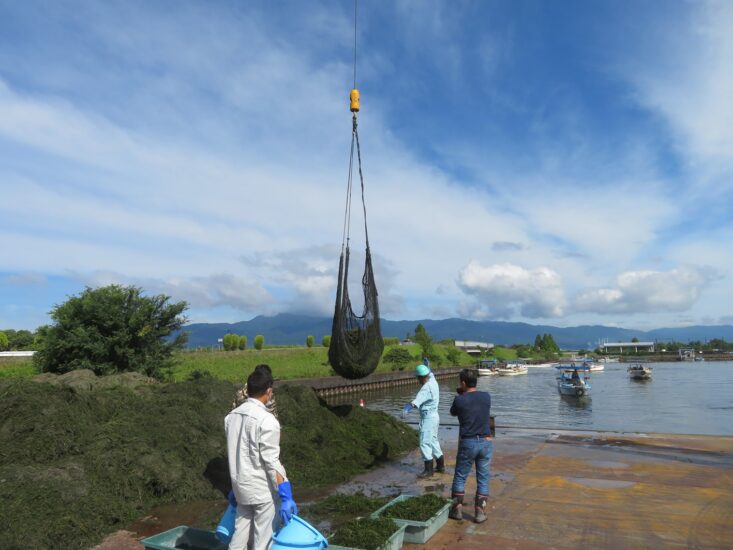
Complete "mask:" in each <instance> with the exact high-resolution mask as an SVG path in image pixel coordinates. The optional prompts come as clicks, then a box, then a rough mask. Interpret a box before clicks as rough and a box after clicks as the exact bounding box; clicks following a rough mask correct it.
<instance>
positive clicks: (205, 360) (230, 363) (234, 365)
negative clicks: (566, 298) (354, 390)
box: [173, 344, 516, 383]
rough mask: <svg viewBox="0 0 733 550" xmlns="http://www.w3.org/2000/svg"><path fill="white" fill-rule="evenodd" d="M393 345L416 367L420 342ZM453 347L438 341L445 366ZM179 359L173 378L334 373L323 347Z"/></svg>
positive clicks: (468, 361)
mask: <svg viewBox="0 0 733 550" xmlns="http://www.w3.org/2000/svg"><path fill="white" fill-rule="evenodd" d="M393 347H403V348H405V349H407V350H408V351H409V352H410V355H412V356H413V358H414V364H409V365H407V366H406V367H405V368H406V369H414V367H415V366H416V365H417V364H418V363H420V361H421V360H422V355H421V352H420V346H418V345H417V344H412V345H407V346H386V347H385V348H384V353H385V354H386V353H387V352H389V350H390V349H392V348H393ZM451 347H452V346H444V345H440V344H438V345H435V352H436V353H437V354H438V355H439V356H440V357H441V359H442V366H444V367H447V366H451V365H450V363H449V362H448V360H447V359H446V352H447V351H448V350H449V349H450V348H451ZM454 349H455V348H454ZM508 351H514V350H508ZM460 353H461V355H460V360H459V363H460V364H461V365H473V364H474V363H475V362H476V359H475V358H473V357H471V356H470V355H468V354H467V353H465V352H460ZM515 357H516V355H515ZM176 359H177V364H176V366H175V367H174V369H173V379H174V380H185V379H186V378H188V377H189V376H190V374H191V373H192V372H194V371H199V372H207V373H209V374H211V375H212V376H215V377H216V378H219V379H221V380H228V381H230V382H236V383H242V382H244V380H246V378H247V376H248V375H249V373H251V372H252V370H253V369H254V368H255V366H256V365H259V364H260V363H267V364H268V365H270V367H272V372H273V374H274V375H275V378H276V379H279V380H290V379H293V378H318V377H322V376H333V375H334V373H333V370H332V369H331V365H329V363H328V349H327V348H324V347H312V348H306V347H287V348H266V349H263V350H254V349H249V350H242V351H229V352H227V351H185V352H181V353H180V354H178V355H177V357H176ZM433 366H434V365H433ZM390 371H392V365H391V364H389V363H385V362H384V359H382V361H380V363H379V365H378V366H377V369H376V372H390Z"/></svg>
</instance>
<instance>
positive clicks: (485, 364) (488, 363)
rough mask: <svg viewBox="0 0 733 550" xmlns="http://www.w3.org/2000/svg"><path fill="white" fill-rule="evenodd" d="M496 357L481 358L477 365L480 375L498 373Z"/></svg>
mask: <svg viewBox="0 0 733 550" xmlns="http://www.w3.org/2000/svg"><path fill="white" fill-rule="evenodd" d="M496 362H497V361H496V359H481V360H480V361H479V362H478V365H476V370H477V371H478V375H479V376H494V375H496V374H498V373H497V369H496Z"/></svg>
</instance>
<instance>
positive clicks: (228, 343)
mask: <svg viewBox="0 0 733 550" xmlns="http://www.w3.org/2000/svg"><path fill="white" fill-rule="evenodd" d="M223 340H224V341H223V342H222V343H223V344H224V351H234V350H235V349H237V346H238V345H239V341H238V338H237V335H236V334H232V333H227V334H225V335H224V338H223Z"/></svg>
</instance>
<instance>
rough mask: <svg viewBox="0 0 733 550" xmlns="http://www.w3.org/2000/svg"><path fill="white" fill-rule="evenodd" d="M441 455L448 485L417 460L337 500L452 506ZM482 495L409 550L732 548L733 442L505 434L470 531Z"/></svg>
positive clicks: (450, 451) (160, 524)
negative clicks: (397, 498) (423, 499)
mask: <svg viewBox="0 0 733 550" xmlns="http://www.w3.org/2000/svg"><path fill="white" fill-rule="evenodd" d="M446 443H447V445H445V446H444V451H445V455H446V466H447V467H448V472H446V473H445V474H436V475H435V476H433V477H432V478H430V479H427V480H418V479H417V478H416V474H417V473H418V472H419V471H420V469H421V468H422V461H421V457H420V456H419V453H418V452H417V451H415V452H413V453H410V454H409V455H407V456H405V457H403V458H402V459H401V460H400V461H396V462H393V463H391V464H389V465H386V466H385V467H383V468H380V469H378V470H373V471H371V472H367V473H365V474H363V475H360V476H357V477H355V478H354V479H353V480H352V481H350V482H349V483H346V484H343V485H341V486H339V487H338V488H336V489H335V491H336V492H343V493H354V492H356V491H362V492H364V493H365V494H367V495H374V496H376V495H396V494H399V493H405V494H421V493H423V492H426V491H430V492H436V493H438V494H440V495H444V496H446V497H449V496H450V487H451V483H452V479H453V475H452V472H453V468H454V465H455V452H456V449H455V442H453V444H452V445H451V444H450V442H449V441H446ZM475 483H476V478H475V475H472V476H471V477H470V478H469V481H468V484H467V486H466V505H465V506H464V517H465V519H464V521H462V522H457V521H453V520H449V521H448V523H447V524H446V525H445V526H444V527H443V528H442V529H441V530H440V531H439V532H438V533H437V534H436V535H435V536H434V537H433V538H432V539H431V540H430V541H429V542H428V543H427V544H424V545H412V544H405V546H404V548H405V549H417V548H423V549H425V550H434V549H435V550H437V549H463V548H465V549H474V548H475V549H479V548H480V549H486V548H508V549H511V548H515V549H533V548H563V549H564V548H568V549H570V548H583V549H588V548H619V549H621V548H624V549H626V548H733V437H714V436H694V435H690V436H685V435H656V434H619V433H611V432H564V431H554V432H553V431H549V430H547V431H543V430H527V431H512V430H508V431H503V432H500V433H499V436H498V437H497V438H496V439H495V440H494V458H493V461H492V471H491V496H490V499H489V506H488V512H487V515H488V520H487V521H486V522H484V523H482V524H476V523H474V522H473V521H472V520H473V495H474V493H475V488H476V485H475ZM303 496H305V495H303ZM313 496H316V495H313ZM319 496H320V495H319ZM297 498H298V497H297V488H296V499H297ZM309 500H310V499H309ZM163 512H165V511H163ZM159 515H163V516H165V513H163V514H159ZM179 519H180V520H181V521H178V520H179ZM182 520H183V518H182V517H175V514H174V517H164V518H163V519H161V518H160V517H158V516H154V517H153V519H148V525H145V521H143V522H142V523H140V522H138V523H136V524H135V525H134V526H132V527H131V528H130V529H129V530H130V531H136V533H134V534H132V533H131V534H128V535H127V536H126V537H122V536H119V535H118V536H117V538H115V539H114V540H111V539H108V541H105V543H103V544H102V545H100V546H99V547H97V548H98V549H99V550H128V549H129V550H133V549H135V550H140V549H141V548H142V546H140V545H139V543H137V542H135V538H140V537H141V536H142V534H141V533H142V531H145V534H149V530H148V529H147V528H148V527H153V526H155V527H156V528H158V531H156V532H159V531H162V530H164V529H167V528H170V527H174V526H175V525H181V524H184V523H185V521H182ZM176 521H177V523H176ZM167 523H171V524H170V525H164V524H167ZM124 544H127V545H126V546H125V545H124Z"/></svg>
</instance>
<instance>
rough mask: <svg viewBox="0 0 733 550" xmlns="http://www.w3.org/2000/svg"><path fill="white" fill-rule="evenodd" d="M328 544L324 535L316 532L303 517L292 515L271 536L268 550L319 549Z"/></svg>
mask: <svg viewBox="0 0 733 550" xmlns="http://www.w3.org/2000/svg"><path fill="white" fill-rule="evenodd" d="M327 546H328V541H327V540H326V537H324V536H323V535H321V533H319V532H318V529H316V528H315V527H313V526H312V525H311V524H310V523H308V522H307V521H305V520H304V519H302V518H300V517H298V516H293V518H292V519H291V520H290V521H289V522H288V524H287V525H286V526H285V527H283V528H282V529H280V530H279V531H278V532H277V533H275V534H274V535H273V537H272V546H271V547H270V550H287V549H289V548H303V549H306V548H312V549H314V550H321V549H322V548H326V547H327Z"/></svg>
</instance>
